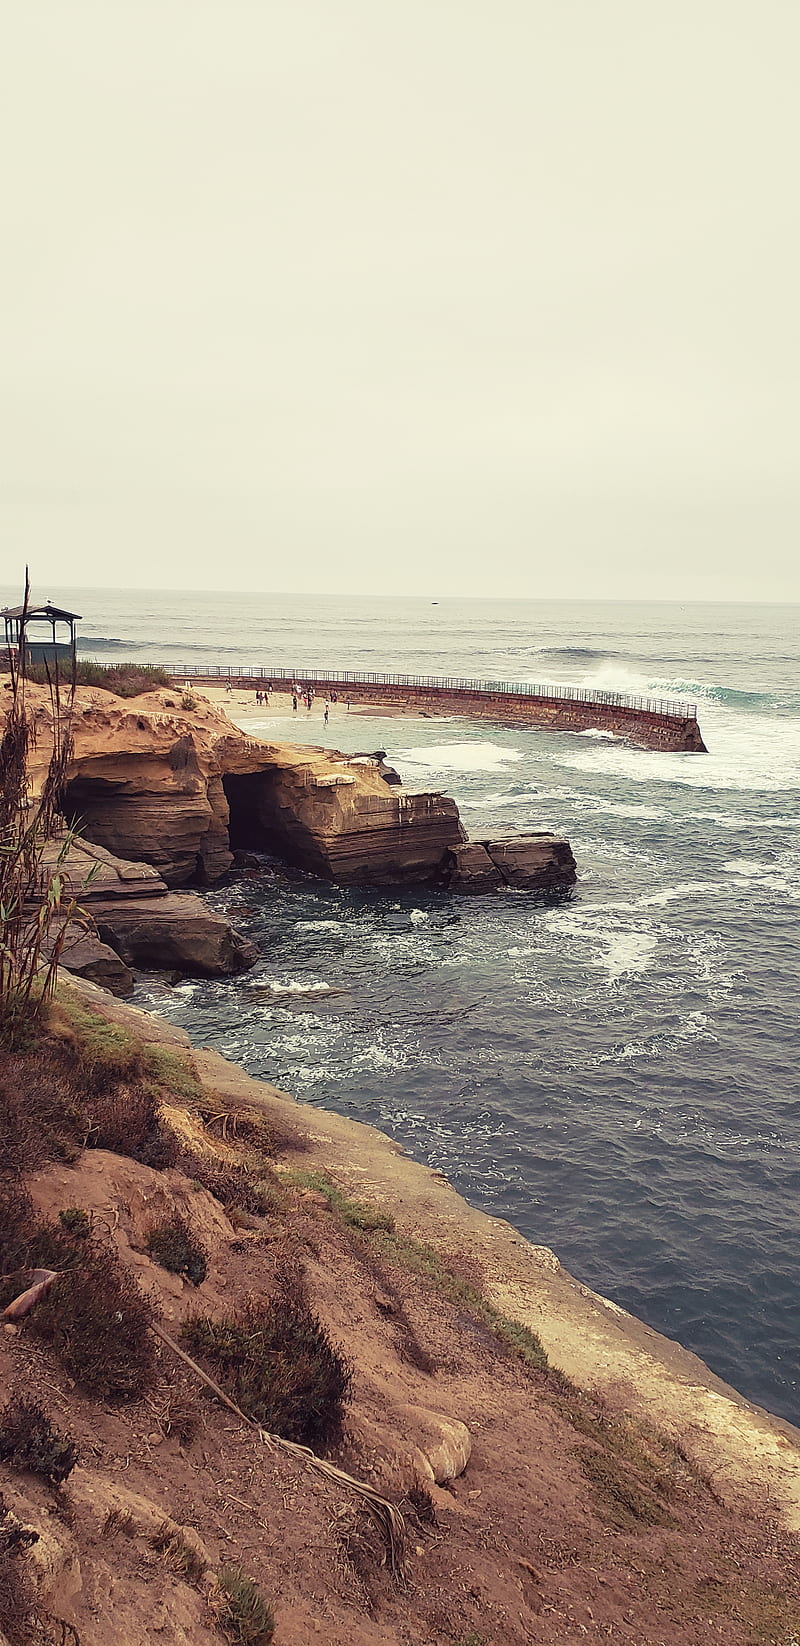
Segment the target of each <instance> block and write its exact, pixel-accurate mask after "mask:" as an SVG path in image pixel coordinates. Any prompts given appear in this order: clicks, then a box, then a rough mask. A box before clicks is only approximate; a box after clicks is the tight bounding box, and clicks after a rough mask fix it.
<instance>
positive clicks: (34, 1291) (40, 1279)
mask: <svg viewBox="0 0 800 1646" xmlns="http://www.w3.org/2000/svg"><path fill="white" fill-rule="evenodd" d="M58 1275H59V1271H58V1269H34V1271H33V1284H32V1285H31V1286H29V1287H28V1288H27V1290H26V1291H24V1292H20V1294H19V1297H15V1298H13V1299H12V1301H11V1303H9V1304H7V1305H6V1307H5V1309H3V1310H2V1311H0V1320H22V1318H23V1316H24V1315H27V1314H30V1312H31V1309H32V1308H33V1307H34V1305H35V1304H37V1303H38V1302H39V1300H40V1298H43V1297H44V1296H45V1293H46V1292H49V1290H50V1287H51V1286H52V1284H53V1281H54V1280H57V1279H58Z"/></svg>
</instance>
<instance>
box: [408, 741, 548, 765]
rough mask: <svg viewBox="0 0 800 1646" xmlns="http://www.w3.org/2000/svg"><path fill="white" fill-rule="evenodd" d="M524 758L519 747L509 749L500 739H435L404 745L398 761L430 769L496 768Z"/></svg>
mask: <svg viewBox="0 0 800 1646" xmlns="http://www.w3.org/2000/svg"><path fill="white" fill-rule="evenodd" d="M521 759H522V752H521V750H519V749H506V748H503V746H502V745H501V744H500V743H479V742H476V743H432V744H430V745H429V746H428V747H424V748H417V749H402V750H401V751H400V752H399V753H398V754H397V755H396V756H395V760H396V762H397V763H399V764H402V762H403V761H405V763H406V764H407V765H409V766H422V767H424V768H426V769H428V770H431V771H453V772H495V771H501V770H502V768H503V766H505V765H507V764H509V763H510V762H512V761H515V760H521Z"/></svg>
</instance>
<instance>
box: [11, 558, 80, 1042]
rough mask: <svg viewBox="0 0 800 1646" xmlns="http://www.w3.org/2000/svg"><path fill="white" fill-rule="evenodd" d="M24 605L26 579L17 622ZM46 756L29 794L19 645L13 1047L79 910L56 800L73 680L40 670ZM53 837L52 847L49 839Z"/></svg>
mask: <svg viewBox="0 0 800 1646" xmlns="http://www.w3.org/2000/svg"><path fill="white" fill-rule="evenodd" d="M29 603H30V586H29V583H28V578H27V575H26V578H25V596H24V600H23V603H22V612H23V618H22V621H23V625H24V621H25V614H26V613H27V610H28V607H29ZM46 673H47V684H48V686H49V691H50V708H49V716H48V717H47V718H48V722H49V723H48V725H47V732H46V735H47V738H48V742H49V744H50V759H49V762H48V766H47V771H46V773H45V776H44V779H43V782H42V785H41V789H40V791H39V792H38V794H36V793H34V787H33V781H32V775H31V754H32V752H33V749H34V747H35V745H36V740H37V735H38V727H37V722H36V720H35V719H34V716H33V715H32V714H31V713H30V712H29V710H28V707H27V704H26V700H25V685H26V679H25V675H26V667H25V652H24V646H23V647H22V648H21V654H20V657H19V659H17V658H15V657H14V655H13V654H12V656H11V677H10V682H9V686H10V700H9V703H8V707H7V711H6V718H5V725H4V727H3V733H2V737H1V738H0V1039H2V1040H3V1041H4V1042H5V1043H6V1045H9V1046H17V1045H19V1044H20V1042H21V1041H22V1040H24V1038H25V1035H26V1032H27V1031H28V1029H29V1025H30V1023H31V1021H32V1020H33V1019H34V1018H35V1017H36V1016H38V1014H39V1012H40V1011H41V1009H42V1004H43V1002H44V1001H45V1000H47V999H49V997H50V996H51V995H52V993H53V989H54V987H55V981H56V974H57V969H58V960H59V956H60V953H61V950H62V948H63V945H64V941H65V938H66V933H67V927H68V925H69V923H70V921H71V920H72V919H73V918H75V917H76V915H77V913H78V911H77V910H76V906H75V903H74V901H72V900H70V898H69V897H68V896H67V892H66V887H65V876H64V863H65V859H66V855H67V852H68V849H69V845H70V841H71V838H72V837H71V835H70V833H69V831H65V830H64V827H63V820H62V816H61V800H62V794H63V790H64V784H65V781H66V775H67V769H68V766H69V762H70V758H71V754H72V702H73V696H74V681H72V682H70V684H69V686H68V689H67V691H66V693H64V692H63V691H62V687H61V682H60V681H59V676H58V668H57V667H56V668H55V669H54V670H53V671H51V670H50V668H49V666H47V668H46ZM53 842H55V844H52V843H53Z"/></svg>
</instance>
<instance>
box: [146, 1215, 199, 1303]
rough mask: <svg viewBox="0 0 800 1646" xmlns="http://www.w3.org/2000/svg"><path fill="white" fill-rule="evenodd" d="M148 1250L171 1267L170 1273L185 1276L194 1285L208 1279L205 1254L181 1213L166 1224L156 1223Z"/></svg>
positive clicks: (166, 1220) (148, 1240) (161, 1262)
mask: <svg viewBox="0 0 800 1646" xmlns="http://www.w3.org/2000/svg"><path fill="white" fill-rule="evenodd" d="M147 1250H148V1252H149V1253H150V1256H151V1257H154V1258H155V1260H156V1263H160V1264H161V1266H162V1268H163V1269H169V1270H170V1273H171V1274H176V1275H185V1276H186V1279H187V1280H190V1281H191V1283H192V1285H193V1286H199V1285H200V1284H201V1282H202V1281H203V1280H205V1278H206V1273H207V1270H208V1260H207V1258H206V1254H205V1252H204V1250H203V1248H202V1246H201V1244H200V1241H199V1240H198V1239H197V1237H196V1236H195V1235H193V1234H192V1231H191V1229H190V1227H189V1224H188V1223H187V1221H186V1218H185V1217H181V1214H180V1212H175V1213H174V1214H173V1216H172V1217H170V1218H167V1219H165V1221H164V1222H163V1223H155V1224H154V1225H153V1227H152V1229H151V1230H150V1233H149V1234H148V1236H147Z"/></svg>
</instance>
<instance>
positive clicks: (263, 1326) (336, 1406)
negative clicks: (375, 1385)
mask: <svg viewBox="0 0 800 1646" xmlns="http://www.w3.org/2000/svg"><path fill="white" fill-rule="evenodd" d="M184 1337H185V1340H186V1342H187V1343H188V1345H189V1346H190V1348H191V1349H192V1351H193V1353H195V1354H196V1355H199V1356H200V1357H201V1358H202V1359H203V1360H205V1361H207V1362H208V1363H209V1364H210V1365H211V1367H212V1368H213V1371H214V1375H215V1376H216V1377H217V1379H218V1381H219V1382H220V1383H221V1384H222V1386H223V1388H224V1389H225V1390H226V1391H227V1393H228V1394H229V1395H230V1396H231V1398H232V1399H233V1400H235V1401H236V1404H237V1405H238V1406H239V1407H240V1408H241V1410H242V1411H243V1412H244V1413H245V1414H246V1416H248V1417H251V1418H253V1420H254V1421H255V1422H256V1423H258V1424H260V1425H261V1426H262V1428H265V1429H268V1430H271V1431H273V1432H274V1433H275V1434H279V1435H282V1436H283V1438H284V1439H286V1440H294V1441H299V1442H300V1443H302V1444H303V1445H306V1446H311V1447H312V1448H313V1449H314V1450H315V1451H320V1450H324V1449H326V1448H328V1447H330V1446H331V1445H333V1444H335V1443H336V1442H337V1441H338V1440H339V1439H340V1438H341V1434H342V1426H343V1422H344V1414H345V1407H346V1404H347V1401H348V1399H349V1395H350V1386H351V1381H352V1370H351V1368H350V1365H349V1363H348V1362H347V1360H346V1359H345V1358H344V1356H343V1355H342V1354H340V1353H339V1351H338V1350H337V1349H335V1348H334V1347H333V1344H332V1343H331V1341H330V1339H329V1337H328V1335H327V1332H326V1331H325V1328H324V1326H323V1325H322V1324H321V1322H320V1321H319V1320H318V1319H317V1317H316V1315H315V1314H313V1312H312V1310H311V1309H310V1307H309V1304H308V1301H307V1299H306V1296H305V1290H304V1286H303V1283H302V1278H301V1276H300V1275H299V1273H298V1271H296V1270H289V1269H287V1270H284V1271H282V1273H281V1274H280V1275H279V1276H278V1279H277V1284H276V1289H275V1293H274V1295H273V1296H272V1297H271V1298H269V1299H255V1298H248V1299H247V1300H246V1302H245V1303H244V1305H243V1306H242V1308H241V1309H239V1310H237V1312H236V1313H235V1314H233V1315H228V1316H224V1317H223V1318H222V1319H219V1320H214V1319H212V1318H211V1316H209V1315H195V1316H194V1317H193V1318H192V1319H190V1320H188V1321H187V1322H186V1324H185V1326H184Z"/></svg>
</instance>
